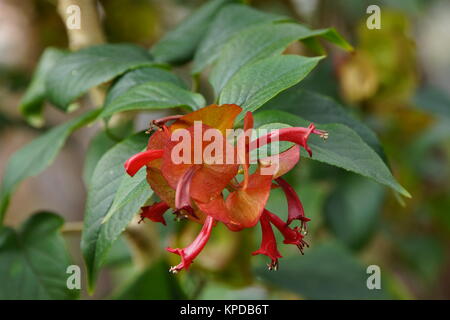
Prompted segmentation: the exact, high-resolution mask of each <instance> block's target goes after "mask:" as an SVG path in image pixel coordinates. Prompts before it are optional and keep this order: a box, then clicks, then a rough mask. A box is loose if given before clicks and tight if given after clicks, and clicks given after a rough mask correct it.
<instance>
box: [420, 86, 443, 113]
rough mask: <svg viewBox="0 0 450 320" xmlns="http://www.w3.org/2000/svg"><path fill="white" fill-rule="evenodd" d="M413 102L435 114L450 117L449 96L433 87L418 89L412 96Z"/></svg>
mask: <svg viewBox="0 0 450 320" xmlns="http://www.w3.org/2000/svg"><path fill="white" fill-rule="evenodd" d="M413 102H414V104H415V105H416V106H417V107H418V108H419V109H422V110H424V111H427V112H429V113H431V114H434V115H436V116H444V117H450V97H449V96H448V95H447V94H446V93H445V92H444V91H442V90H439V89H437V88H434V87H425V88H422V89H420V90H419V91H418V92H417V94H416V96H415V97H414V101H413Z"/></svg>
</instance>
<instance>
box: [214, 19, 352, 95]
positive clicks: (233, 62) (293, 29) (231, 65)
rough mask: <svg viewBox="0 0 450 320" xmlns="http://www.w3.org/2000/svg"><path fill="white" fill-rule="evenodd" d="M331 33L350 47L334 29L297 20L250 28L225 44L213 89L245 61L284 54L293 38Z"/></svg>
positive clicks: (223, 84) (224, 84) (229, 76)
mask: <svg viewBox="0 0 450 320" xmlns="http://www.w3.org/2000/svg"><path fill="white" fill-rule="evenodd" d="M330 34H336V36H334V37H331V36H329V37H328V38H329V39H335V37H338V38H339V39H341V41H333V42H334V43H336V44H339V45H341V46H342V47H344V48H346V49H349V48H350V46H349V45H348V44H347V42H345V40H343V39H342V38H340V37H339V36H338V35H337V33H336V32H335V31H334V29H320V30H310V29H308V28H306V27H304V26H302V25H300V24H297V23H267V24H260V25H256V26H253V27H250V28H247V29H245V30H243V31H242V32H240V33H239V35H237V36H236V37H233V38H232V39H231V40H230V41H229V42H228V43H227V44H226V45H225V46H224V47H223V48H222V50H221V53H220V57H219V58H218V60H217V62H216V64H215V66H214V68H213V69H212V71H211V74H210V77H209V80H210V82H211V85H212V86H213V88H214V92H215V93H216V95H218V94H219V93H220V92H221V91H222V89H223V88H224V87H225V86H226V85H227V83H228V82H229V81H230V80H231V79H232V77H233V76H234V75H235V74H236V73H237V72H238V71H240V69H242V68H243V67H244V66H245V65H247V64H250V63H252V62H255V61H258V60H260V59H263V58H267V57H270V56H274V55H278V54H281V53H282V52H283V51H284V50H285V49H286V48H287V47H288V46H289V44H291V43H293V42H294V41H297V40H303V39H307V38H311V37H317V36H324V37H325V36H327V35H330Z"/></svg>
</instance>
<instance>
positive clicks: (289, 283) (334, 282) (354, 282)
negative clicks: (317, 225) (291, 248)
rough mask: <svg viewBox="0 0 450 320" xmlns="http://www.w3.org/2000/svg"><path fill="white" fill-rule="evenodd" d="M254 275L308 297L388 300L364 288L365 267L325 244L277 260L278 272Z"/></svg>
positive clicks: (262, 271) (379, 292)
mask: <svg viewBox="0 0 450 320" xmlns="http://www.w3.org/2000/svg"><path fill="white" fill-rule="evenodd" d="M257 274H258V275H259V276H260V277H261V278H262V279H263V280H265V281H266V282H268V283H270V284H272V285H274V286H276V287H279V288H283V289H287V290H290V291H292V292H295V293H297V294H299V295H300V296H302V297H306V298H308V299H387V298H388V296H387V293H386V292H385V291H384V290H383V288H384V286H383V283H382V285H381V290H369V289H368V288H367V278H368V277H369V274H367V273H366V267H365V266H363V265H361V263H360V262H359V261H358V260H356V259H355V258H354V257H353V256H352V255H351V253H350V252H349V251H348V250H346V249H345V248H343V247H341V246H339V245H336V244H332V243H326V244H321V245H317V244H314V245H313V247H312V248H311V249H308V250H307V251H306V252H305V255H304V256H291V257H287V258H282V259H281V260H280V269H279V270H278V271H277V272H268V271H267V268H260V269H258V270H257Z"/></svg>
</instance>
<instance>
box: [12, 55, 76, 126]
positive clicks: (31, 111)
mask: <svg viewBox="0 0 450 320" xmlns="http://www.w3.org/2000/svg"><path fill="white" fill-rule="evenodd" d="M66 55H67V52H66V51H63V50H59V49H56V48H51V47H50V48H47V49H46V50H45V51H44V53H43V54H42V56H41V58H40V60H39V63H38V65H37V67H36V71H35V72H34V75H33V79H32V80H31V83H30V85H29V86H28V89H27V91H26V92H25V94H24V96H23V98H22V100H21V101H20V106H19V108H20V112H21V113H22V114H23V115H24V116H25V118H26V120H27V121H28V122H29V123H30V124H31V125H32V126H35V127H41V126H42V125H43V124H44V119H43V118H42V108H43V105H44V100H45V98H46V94H47V90H46V88H45V81H46V78H47V74H48V73H49V71H50V70H52V69H53V68H54V67H55V65H56V64H57V62H58V61H59V60H60V59H61V58H62V57H64V56H66Z"/></svg>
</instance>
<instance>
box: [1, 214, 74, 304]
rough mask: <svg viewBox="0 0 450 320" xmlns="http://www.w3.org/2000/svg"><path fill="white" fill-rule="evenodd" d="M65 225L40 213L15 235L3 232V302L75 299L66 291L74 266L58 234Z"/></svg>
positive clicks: (59, 220)
mask: <svg viewBox="0 0 450 320" xmlns="http://www.w3.org/2000/svg"><path fill="white" fill-rule="evenodd" d="M63 223H64V221H63V219H62V218H61V217H59V216H57V215H55V214H52V213H46V212H42V213H38V214H35V215H33V216H32V217H31V218H29V219H28V220H27V221H26V222H25V223H24V224H23V225H22V227H21V228H20V229H19V230H18V231H15V230H13V229H11V228H7V227H3V228H1V229H0V283H1V285H0V299H1V300H4V299H8V300H9V299H21V300H22V299H27V300H28V299H30V300H31V299H32V300H35V299H39V300H48V299H75V298H77V297H78V295H79V290H76V289H74V290H70V289H68V288H67V284H66V281H67V278H68V277H69V276H70V274H67V273H66V270H67V267H68V266H70V265H71V264H72V262H71V259H70V257H69V254H68V252H67V250H66V247H65V243H64V239H63V238H62V237H61V235H60V233H59V230H60V229H61V226H62V225H63Z"/></svg>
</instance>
